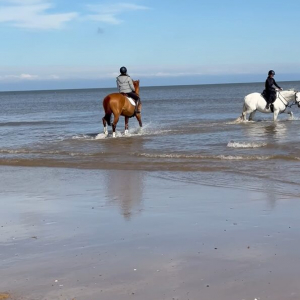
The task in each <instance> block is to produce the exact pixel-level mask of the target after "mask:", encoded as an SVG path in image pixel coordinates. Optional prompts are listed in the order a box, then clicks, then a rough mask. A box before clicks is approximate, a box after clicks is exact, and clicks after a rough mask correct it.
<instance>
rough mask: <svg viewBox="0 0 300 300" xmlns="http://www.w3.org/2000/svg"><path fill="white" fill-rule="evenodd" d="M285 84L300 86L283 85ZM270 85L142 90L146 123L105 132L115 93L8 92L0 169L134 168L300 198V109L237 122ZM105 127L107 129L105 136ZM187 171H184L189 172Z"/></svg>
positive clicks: (2, 98) (1, 115)
mask: <svg viewBox="0 0 300 300" xmlns="http://www.w3.org/2000/svg"><path fill="white" fill-rule="evenodd" d="M281 85H282V86H283V87H284V89H288V88H298V89H299V86H300V82H283V83H282V84H281ZM262 89H263V84H260V83H252V84H226V85H198V86H174V87H151V88H150V87H147V88H143V87H141V98H142V103H143V110H142V118H143V124H144V127H143V129H142V131H140V130H139V128H138V123H137V121H136V120H135V119H130V122H129V126H130V130H129V132H130V134H129V136H126V137H125V136H124V135H122V133H123V131H124V119H123V118H121V119H120V121H119V123H118V127H117V130H118V133H117V136H118V137H117V138H116V139H113V138H112V137H111V135H109V136H108V137H105V136H104V135H103V134H102V130H103V128H102V121H101V118H102V116H103V109H102V99H103V98H104V97H105V95H107V94H108V93H111V92H115V90H114V89H93V90H66V91H39V92H11V93H7V92H6V93H0V103H1V108H2V109H1V112H0V165H12V166H30V167H39V166H45V167H71V168H90V169H130V170H148V171H171V172H161V176H162V177H167V178H169V179H172V180H180V181H187V182H195V183H197V182H199V183H203V184H209V185H217V186H229V187H239V188H242V189H255V190H257V189H258V190H260V189H261V190H264V189H271V190H272V191H274V193H277V194H282V195H294V196H295V195H296V196H298V195H300V188H299V183H300V172H299V167H300V135H299V128H300V111H299V110H298V108H296V107H293V112H294V116H295V117H294V119H293V120H289V116H288V115H285V114H283V115H280V116H279V121H278V122H276V123H274V122H273V121H272V115H271V114H261V113H257V114H256V117H255V122H244V123H237V122H234V121H235V119H236V118H237V117H238V116H240V114H241V110H242V105H243V98H244V96H245V95H247V94H248V93H251V92H260V91H262ZM99 133H100V134H99ZM179 171H180V172H179Z"/></svg>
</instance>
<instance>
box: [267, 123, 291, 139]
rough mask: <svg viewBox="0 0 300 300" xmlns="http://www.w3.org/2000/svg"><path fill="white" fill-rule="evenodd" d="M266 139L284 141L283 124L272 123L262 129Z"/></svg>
mask: <svg viewBox="0 0 300 300" xmlns="http://www.w3.org/2000/svg"><path fill="white" fill-rule="evenodd" d="M264 130H265V135H266V137H275V138H277V139H280V140H281V139H285V138H286V131H287V127H286V124H285V123H284V122H274V123H273V124H271V125H269V126H265V127H264Z"/></svg>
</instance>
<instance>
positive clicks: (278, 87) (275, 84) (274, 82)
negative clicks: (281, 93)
mask: <svg viewBox="0 0 300 300" xmlns="http://www.w3.org/2000/svg"><path fill="white" fill-rule="evenodd" d="M273 80H274V85H275V86H276V87H277V88H279V89H280V90H281V87H280V86H279V85H278V84H277V83H276V81H275V79H273Z"/></svg>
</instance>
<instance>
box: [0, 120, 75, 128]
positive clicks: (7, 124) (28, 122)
mask: <svg viewBox="0 0 300 300" xmlns="http://www.w3.org/2000/svg"><path fill="white" fill-rule="evenodd" d="M63 124H70V122H69V121H20V122H17V121H15V122H14V121H13V122H0V127H2V126H13V127H18V126H32V125H35V126H40V125H63Z"/></svg>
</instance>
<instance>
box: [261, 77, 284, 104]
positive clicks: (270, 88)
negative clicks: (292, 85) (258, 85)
mask: <svg viewBox="0 0 300 300" xmlns="http://www.w3.org/2000/svg"><path fill="white" fill-rule="evenodd" d="M274 86H276V87H277V88H278V89H281V87H280V86H279V85H278V84H277V83H276V81H275V79H274V78H272V77H268V78H267V80H266V82H265V92H266V100H267V102H268V103H273V102H274V101H275V99H276V90H275V88H274Z"/></svg>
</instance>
